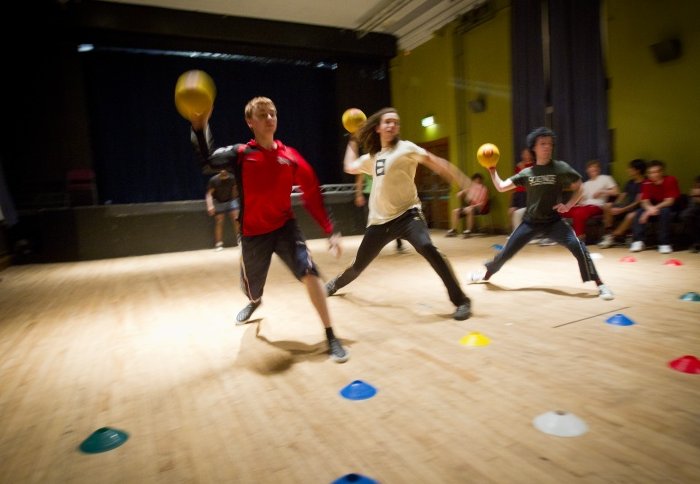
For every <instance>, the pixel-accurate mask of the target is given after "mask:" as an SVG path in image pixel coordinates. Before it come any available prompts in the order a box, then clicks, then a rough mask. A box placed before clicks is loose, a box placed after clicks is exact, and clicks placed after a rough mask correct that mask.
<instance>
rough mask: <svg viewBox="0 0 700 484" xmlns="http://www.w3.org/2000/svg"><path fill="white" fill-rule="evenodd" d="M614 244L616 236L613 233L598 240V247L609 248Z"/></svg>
mask: <svg viewBox="0 0 700 484" xmlns="http://www.w3.org/2000/svg"><path fill="white" fill-rule="evenodd" d="M613 245H615V237H614V236H613V235H612V234H608V235H605V236H604V237H603V240H601V241H600V242H598V247H600V248H601V249H609V248H610V247H612V246H613Z"/></svg>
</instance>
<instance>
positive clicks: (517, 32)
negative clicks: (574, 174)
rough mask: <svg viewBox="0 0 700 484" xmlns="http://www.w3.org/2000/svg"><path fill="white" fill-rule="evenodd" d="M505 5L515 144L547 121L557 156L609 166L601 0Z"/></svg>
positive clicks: (522, 0)
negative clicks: (509, 29)
mask: <svg viewBox="0 0 700 484" xmlns="http://www.w3.org/2000/svg"><path fill="white" fill-rule="evenodd" d="M511 12H512V58H513V61H512V62H513V136H514V137H515V139H514V143H515V144H514V145H515V146H516V147H519V148H520V147H523V146H524V143H525V137H526V136H527V133H528V132H529V131H531V130H532V129H534V128H536V127H538V126H548V127H550V128H552V129H553V130H554V131H555V132H556V134H557V146H556V153H555V157H556V158H557V159H562V160H565V161H567V162H569V163H570V164H571V165H572V166H574V167H575V168H576V169H577V170H579V171H580V172H581V174H584V166H585V163H586V162H587V161H588V160H590V159H594V158H595V159H599V160H600V161H601V163H602V164H603V170H604V171H605V172H608V171H609V170H608V169H607V167H608V165H609V163H610V158H611V157H610V141H609V137H608V126H607V109H608V108H607V92H606V83H605V71H604V65H603V57H602V47H601V32H600V2H599V0H549V1H548V0H513V3H512V11H511ZM543 22H544V25H545V29H544V31H545V34H546V36H547V37H548V38H545V36H544V35H543V32H542V30H543V29H542V25H543ZM543 46H544V48H543ZM547 46H549V49H548V50H545V49H547ZM518 151H519V149H518Z"/></svg>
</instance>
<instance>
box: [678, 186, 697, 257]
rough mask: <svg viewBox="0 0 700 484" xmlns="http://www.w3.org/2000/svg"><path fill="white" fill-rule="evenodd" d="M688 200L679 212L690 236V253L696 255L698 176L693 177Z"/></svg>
mask: <svg viewBox="0 0 700 484" xmlns="http://www.w3.org/2000/svg"><path fill="white" fill-rule="evenodd" d="M688 198H689V202H688V206H687V207H686V208H685V210H683V212H681V220H683V223H684V227H685V230H686V231H687V233H688V235H689V236H690V251H691V252H692V253H694V254H697V253H698V252H700V176H696V177H695V183H693V186H692V187H690V193H689V194H688Z"/></svg>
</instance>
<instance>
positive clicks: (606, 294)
mask: <svg viewBox="0 0 700 484" xmlns="http://www.w3.org/2000/svg"><path fill="white" fill-rule="evenodd" d="M598 297H599V298H601V299H603V300H605V301H612V300H613V299H615V295H614V294H613V292H612V291H611V290H610V288H609V287H608V286H606V285H605V284H601V285H600V286H598Z"/></svg>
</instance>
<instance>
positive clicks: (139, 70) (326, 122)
mask: <svg viewBox="0 0 700 484" xmlns="http://www.w3.org/2000/svg"><path fill="white" fill-rule="evenodd" d="M83 59H84V68H85V75H86V86H87V91H88V95H87V97H88V105H89V113H90V114H89V117H90V122H91V126H90V131H91V139H92V150H93V165H94V169H95V172H96V174H97V184H98V186H99V196H100V203H105V202H107V203H143V202H162V201H178V200H193V199H200V198H202V199H203V198H204V190H205V186H206V180H207V179H208V177H207V176H204V175H202V172H201V170H200V167H199V163H198V161H197V159H196V156H195V155H194V152H193V149H192V146H191V145H190V141H189V129H190V125H189V123H188V122H187V121H186V120H185V119H183V118H182V117H181V116H180V115H179V114H178V112H177V111H176V109H175V104H174V100H173V96H174V89H175V83H176V81H177V78H178V77H179V76H180V74H182V73H183V72H185V71H187V70H190V69H202V70H204V71H206V72H207V73H209V74H210V75H211V76H212V78H213V79H214V82H215V83H216V87H217V97H216V101H215V106H214V114H213V116H212V119H211V128H212V131H213V134H214V140H215V143H216V145H217V146H224V145H228V144H233V143H237V142H246V141H248V140H249V139H250V138H251V137H252V133H251V132H250V130H249V129H248V126H247V125H246V124H245V121H244V115H243V109H244V107H245V104H246V103H247V102H248V101H249V100H250V99H251V98H253V97H255V96H267V97H270V98H271V99H272V100H273V101H274V102H275V104H276V106H277V110H278V112H279V123H278V130H277V138H279V139H280V140H281V141H282V142H284V143H285V144H288V145H289V146H292V147H294V148H296V149H297V150H299V152H300V153H301V154H302V156H304V157H305V158H306V159H307V160H308V161H309V163H311V165H312V166H313V167H314V169H315V170H316V173H317V175H318V177H319V180H320V181H321V183H338V182H339V181H338V180H339V179H340V177H341V176H342V166H341V165H342V163H341V160H338V159H337V143H338V139H337V137H338V133H337V123H334V122H331V121H334V120H335V117H336V108H335V92H334V89H335V88H334V86H335V78H334V72H333V71H332V70H330V69H319V68H315V67H311V66H309V65H294V64H281V63H274V62H268V63H263V62H254V61H247V60H246V61H233V60H226V61H221V60H209V59H195V58H186V57H180V56H165V55H149V54H141V53H134V52H124V51H110V50H96V51H93V52H90V53H87V54H84V57H83Z"/></svg>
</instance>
